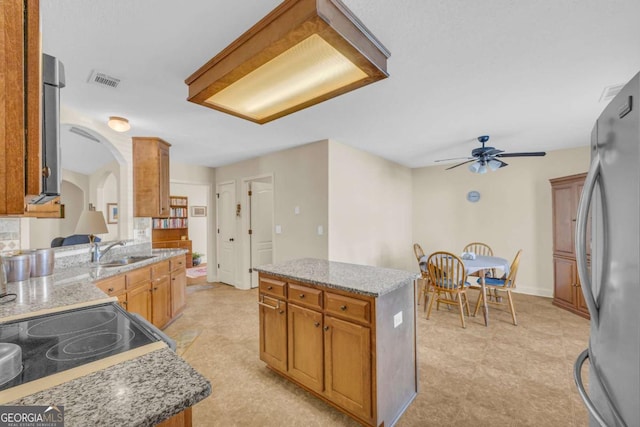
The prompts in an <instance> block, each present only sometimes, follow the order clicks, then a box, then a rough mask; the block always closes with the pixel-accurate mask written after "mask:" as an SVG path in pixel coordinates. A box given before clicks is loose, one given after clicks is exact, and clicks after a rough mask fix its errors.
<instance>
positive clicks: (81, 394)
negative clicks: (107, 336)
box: [0, 250, 211, 426]
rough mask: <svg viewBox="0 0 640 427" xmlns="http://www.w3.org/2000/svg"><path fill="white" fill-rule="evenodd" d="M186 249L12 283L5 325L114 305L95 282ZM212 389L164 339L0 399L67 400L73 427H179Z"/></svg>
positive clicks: (2, 312)
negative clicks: (119, 264)
mask: <svg viewBox="0 0 640 427" xmlns="http://www.w3.org/2000/svg"><path fill="white" fill-rule="evenodd" d="M183 253H184V251H183V250H154V251H153V253H152V255H153V258H149V259H148V260H144V261H141V262H139V263H135V264H131V265H128V266H123V267H115V268H103V267H99V268H96V266H95V265H91V264H89V263H86V264H80V265H75V266H68V267H66V268H64V269H60V270H57V271H56V270H54V274H53V275H52V276H48V277H41V278H32V279H30V280H28V281H24V282H19V283H10V284H8V292H10V293H16V294H17V298H16V301H14V302H11V303H6V304H1V305H0V326H2V325H6V324H8V322H12V321H16V320H19V319H28V318H31V317H34V316H43V315H47V314H51V313H57V312H61V311H66V310H69V309H79V310H83V309H84V308H87V309H94V307H97V306H98V305H100V304H105V303H106V304H107V305H110V304H115V302H116V301H117V298H115V297H108V296H107V295H105V293H103V292H102V291H101V290H99V289H98V288H97V287H96V285H95V283H94V282H96V281H99V280H102V279H106V278H109V277H112V276H116V275H118V274H123V273H127V272H129V271H132V270H135V269H140V267H143V266H145V265H146V266H152V265H153V264H154V263H158V262H166V261H165V260H168V259H170V258H172V257H176V256H179V255H182V254H183ZM147 255H148V254H147ZM96 366H97V367H96ZM25 390H27V391H26V392H25ZM14 391H15V392H14ZM210 393H211V384H210V383H209V381H208V380H207V379H206V378H204V377H203V376H202V375H200V374H199V373H198V372H196V371H195V370H194V369H193V368H192V367H191V366H189V365H188V364H187V363H186V362H185V361H184V360H182V359H181V358H180V357H179V356H177V355H176V354H175V353H174V352H173V351H171V350H170V349H169V348H168V347H167V345H166V344H165V343H164V342H162V341H157V342H153V343H152V344H148V345H145V346H143V347H139V348H136V349H134V350H130V351H128V352H125V353H121V354H119V355H114V356H109V357H106V358H105V359H101V360H98V361H96V362H91V363H89V364H86V365H82V366H79V367H77V368H73V369H69V370H67V371H61V372H59V373H56V374H53V375H50V376H48V377H44V378H42V379H38V380H35V381H32V382H27V383H25V384H22V385H20V386H16V387H13V388H8V389H5V390H2V391H0V404H3V405H47V406H48V405H62V406H64V409H65V411H64V412H65V413H64V415H65V417H64V421H65V425H67V426H85V425H118V426H150V425H156V424H160V423H162V422H163V421H165V420H170V422H171V423H172V424H171V425H172V426H180V425H191V412H190V408H191V406H193V405H194V404H195V403H197V402H199V401H200V400H202V399H204V398H206V397H207V396H208V395H209V394H210Z"/></svg>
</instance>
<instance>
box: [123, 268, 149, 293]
mask: <svg viewBox="0 0 640 427" xmlns="http://www.w3.org/2000/svg"><path fill="white" fill-rule="evenodd" d="M126 276H127V289H130V288H131V287H132V286H135V285H136V284H137V283H140V282H145V281H149V280H150V279H151V269H150V268H149V267H145V268H139V269H137V270H133V271H130V272H128V273H127V274H126Z"/></svg>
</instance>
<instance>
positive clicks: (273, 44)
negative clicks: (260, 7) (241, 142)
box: [185, 0, 390, 124]
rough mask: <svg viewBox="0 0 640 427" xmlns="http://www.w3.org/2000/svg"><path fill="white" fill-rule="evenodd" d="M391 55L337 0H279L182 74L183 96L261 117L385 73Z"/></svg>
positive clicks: (279, 113) (302, 105)
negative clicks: (186, 90) (188, 73)
mask: <svg viewBox="0 0 640 427" xmlns="http://www.w3.org/2000/svg"><path fill="white" fill-rule="evenodd" d="M389 55H390V53H389V51H387V49H386V48H385V47H384V46H382V44H381V43H380V42H379V41H378V40H377V39H376V38H375V37H374V36H373V35H372V34H371V33H370V32H369V30H367V28H366V27H364V25H363V24H362V23H361V22H360V21H359V20H358V18H357V17H356V16H355V15H353V13H352V12H351V11H350V10H349V9H348V8H347V7H346V6H345V5H344V4H343V3H342V2H341V1H340V0H285V1H284V2H282V3H281V4H280V5H279V6H278V7H276V8H275V9H274V10H272V11H271V12H270V13H269V14H268V15H267V16H265V17H264V18H263V19H261V20H260V21H259V22H258V23H257V24H255V25H254V26H253V27H251V28H250V29H249V30H248V31H246V32H245V33H244V34H242V35H241V36H240V37H239V38H238V39H236V40H235V41H234V42H232V43H231V44H230V45H229V46H227V47H226V48H224V49H223V50H222V51H221V52H220V53H218V54H217V55H216V56H214V57H213V58H212V59H211V60H209V61H208V62H207V63H206V64H204V65H203V66H202V67H200V68H199V69H198V70H197V71H196V72H194V73H193V74H192V75H191V76H189V77H188V78H187V79H186V80H185V83H186V84H187V85H188V87H189V96H188V98H187V99H188V100H189V101H190V102H194V103H196V104H200V105H203V106H205V107H209V108H212V109H214V110H218V111H222V112H224V113H227V114H231V115H234V116H237V117H240V118H243V119H246V120H250V121H252V122H255V123H259V124H263V123H267V122H269V121H271V120H275V119H277V118H280V117H283V116H286V115H287V114H291V113H293V112H296V111H298V110H302V109H303V108H307V107H310V106H312V105H315V104H318V103H320V102H323V101H326V100H328V99H331V98H334V97H336V96H338V95H341V94H343V93H346V92H349V91H351V90H354V89H357V88H359V87H362V86H365V85H368V84H370V83H374V82H376V81H378V80H381V79H384V78H386V77H388V75H389V74H388V73H387V58H388V57H389Z"/></svg>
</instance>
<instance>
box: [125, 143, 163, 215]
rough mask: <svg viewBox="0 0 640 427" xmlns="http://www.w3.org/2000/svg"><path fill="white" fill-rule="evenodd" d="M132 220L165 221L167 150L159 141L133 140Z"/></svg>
mask: <svg viewBox="0 0 640 427" xmlns="http://www.w3.org/2000/svg"><path fill="white" fill-rule="evenodd" d="M132 141H133V194H134V216H137V217H156V218H167V217H168V216H169V214H170V211H169V148H170V147H171V145H170V144H169V143H168V142H166V141H163V140H162V139H160V138H155V137H133V138H132Z"/></svg>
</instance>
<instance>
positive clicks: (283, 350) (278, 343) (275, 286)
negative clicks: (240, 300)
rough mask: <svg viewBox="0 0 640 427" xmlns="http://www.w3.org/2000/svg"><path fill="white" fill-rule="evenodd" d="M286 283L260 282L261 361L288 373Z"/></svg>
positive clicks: (275, 280)
mask: <svg viewBox="0 0 640 427" xmlns="http://www.w3.org/2000/svg"><path fill="white" fill-rule="evenodd" d="M285 287H286V283H285V282H282V281H280V280H277V279H269V280H260V284H259V288H260V296H259V298H260V299H259V301H258V304H259V317H260V360H262V361H263V362H265V363H266V364H267V365H269V366H271V367H272V368H274V369H276V370H278V371H280V372H286V371H287V302H286V301H285V298H284V293H285V289H286V288H285Z"/></svg>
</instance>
